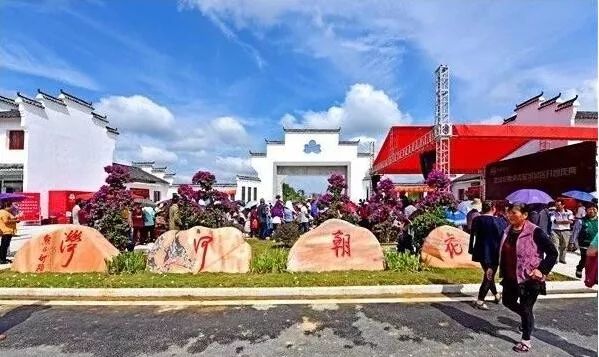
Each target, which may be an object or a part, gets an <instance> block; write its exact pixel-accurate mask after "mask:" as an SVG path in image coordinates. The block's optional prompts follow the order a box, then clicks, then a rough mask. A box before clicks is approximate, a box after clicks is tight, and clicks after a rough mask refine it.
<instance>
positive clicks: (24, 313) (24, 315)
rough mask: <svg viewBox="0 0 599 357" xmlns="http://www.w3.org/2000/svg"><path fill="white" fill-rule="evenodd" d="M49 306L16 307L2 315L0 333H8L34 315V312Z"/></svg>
mask: <svg viewBox="0 0 599 357" xmlns="http://www.w3.org/2000/svg"><path fill="white" fill-rule="evenodd" d="M49 308H50V307H49V306H42V305H25V306H19V307H16V308H14V309H12V310H10V311H8V312H7V313H6V314H4V316H2V317H0V333H6V331H8V330H10V329H11V328H13V327H15V326H17V325H20V324H22V323H23V322H25V321H27V319H29V318H30V317H31V315H33V313H35V312H38V311H42V310H46V309H49Z"/></svg>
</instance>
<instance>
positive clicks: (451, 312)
mask: <svg viewBox="0 0 599 357" xmlns="http://www.w3.org/2000/svg"><path fill="white" fill-rule="evenodd" d="M431 306H432V307H434V308H435V309H437V310H439V311H441V312H442V313H444V314H445V315H447V316H448V317H449V318H451V319H452V320H454V321H455V322H457V323H459V324H460V325H462V326H464V327H465V328H467V329H469V330H472V331H474V332H477V333H480V332H483V333H486V334H488V335H491V336H493V337H496V338H499V339H501V340H504V341H506V342H509V343H516V342H517V341H516V340H514V339H513V338H511V337H508V336H505V335H502V334H501V333H500V332H501V331H502V330H505V329H504V328H503V327H500V326H495V325H493V324H492V323H490V322H488V321H487V320H485V319H481V318H480V317H478V316H475V315H472V314H469V313H467V312H465V311H462V310H460V309H457V308H455V307H453V306H451V305H443V304H431Z"/></svg>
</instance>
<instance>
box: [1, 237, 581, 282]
mask: <svg viewBox="0 0 599 357" xmlns="http://www.w3.org/2000/svg"><path fill="white" fill-rule="evenodd" d="M250 244H251V245H252V249H253V255H254V256H258V255H260V254H261V253H262V252H264V251H266V250H268V249H271V247H272V243H271V242H261V241H256V240H250ZM481 278H482V272H481V271H480V269H427V270H424V271H419V272H394V271H380V272H368V271H351V272H348V271H344V272H328V273H269V274H258V273H248V274H225V273H201V274H196V275H193V274H153V273H147V272H144V273H137V274H118V275H109V274H100V273H79V274H55V273H43V274H29V273H28V274H20V273H14V272H11V271H2V272H0V287H54V288H58V287H61V288H165V287H169V288H175V287H190V288H208V287H293V286H351V285H405V284H468V283H479V282H480V280H481ZM549 278H550V280H554V281H556V280H558V281H559V280H570V279H569V278H567V277H565V276H563V275H559V274H552V275H550V277H549ZM0 294H1V293H0Z"/></svg>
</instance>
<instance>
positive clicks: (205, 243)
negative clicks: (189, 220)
mask: <svg viewBox="0 0 599 357" xmlns="http://www.w3.org/2000/svg"><path fill="white" fill-rule="evenodd" d="M251 259H252V248H251V247H250V245H249V244H248V243H247V242H246V241H245V239H243V233H241V231H240V230H239V229H237V228H233V227H224V228H218V229H211V228H206V227H199V226H198V227H193V228H190V229H188V230H186V231H168V232H166V233H164V234H162V235H161V236H160V237H158V239H157V240H156V244H155V246H154V247H153V248H152V249H151V250H150V251H149V253H148V269H149V270H150V271H152V272H156V273H200V272H214V273H220V272H222V273H247V272H248V271H249V270H250V260H251Z"/></svg>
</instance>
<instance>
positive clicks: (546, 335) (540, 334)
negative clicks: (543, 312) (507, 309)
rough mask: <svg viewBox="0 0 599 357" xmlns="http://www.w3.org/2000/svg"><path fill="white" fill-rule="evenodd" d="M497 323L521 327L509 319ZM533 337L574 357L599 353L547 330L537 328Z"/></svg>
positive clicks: (499, 319)
mask: <svg viewBox="0 0 599 357" xmlns="http://www.w3.org/2000/svg"><path fill="white" fill-rule="evenodd" d="M497 321H499V322H501V323H502V324H504V325H506V326H510V327H516V326H518V325H519V322H518V321H516V320H513V319H511V318H509V317H503V316H500V317H498V318H497ZM532 337H533V338H537V339H539V340H540V341H543V342H545V343H547V344H549V345H551V346H554V347H557V348H559V349H561V350H562V351H564V352H566V353H568V354H570V355H572V356H596V355H597V352H596V351H593V350H589V349H586V348H584V347H580V346H577V345H575V344H573V343H570V342H568V341H567V340H565V339H563V338H561V337H560V336H558V335H556V334H554V333H551V332H549V331H547V330H543V329H539V328H535V330H534V331H533V332H532Z"/></svg>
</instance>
